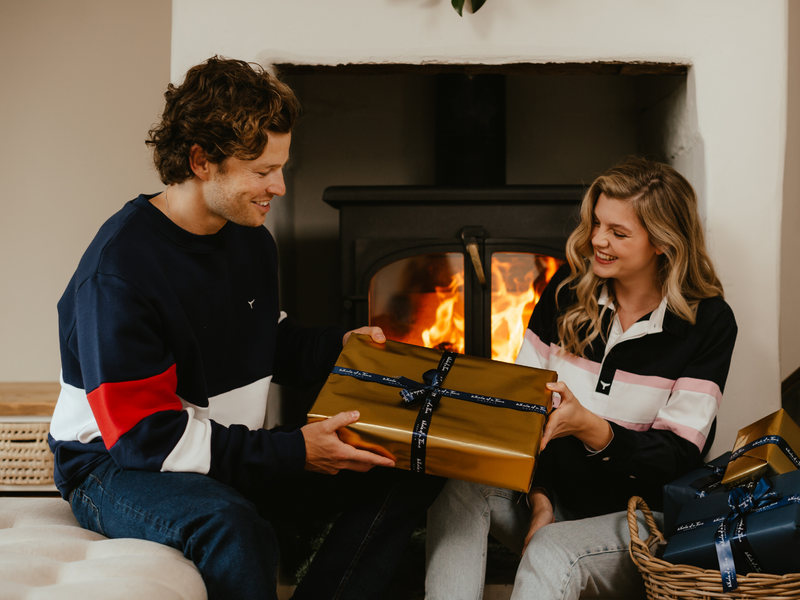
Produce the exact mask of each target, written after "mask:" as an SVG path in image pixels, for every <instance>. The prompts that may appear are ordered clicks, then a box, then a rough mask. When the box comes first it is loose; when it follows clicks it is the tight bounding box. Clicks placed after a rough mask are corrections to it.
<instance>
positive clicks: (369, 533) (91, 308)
mask: <svg viewBox="0 0 800 600" xmlns="http://www.w3.org/2000/svg"><path fill="white" fill-rule="evenodd" d="M165 98H166V106H165V109H164V112H163V114H162V118H161V122H160V124H159V125H158V126H157V127H155V128H154V129H153V130H151V131H150V139H149V140H148V141H147V143H148V144H149V145H151V146H152V147H153V152H154V162H155V165H156V168H157V169H158V171H159V174H160V176H161V180H162V181H163V183H164V184H166V186H167V188H166V190H165V191H164V192H162V193H160V194H156V195H151V196H147V195H141V196H139V197H138V198H136V199H135V200H133V201H131V202H129V203H128V204H126V205H125V206H124V208H123V209H122V210H121V211H119V212H118V213H117V214H116V215H114V216H113V217H111V219H109V220H108V221H107V222H106V223H105V224H104V225H103V227H102V228H101V229H100V231H99V232H98V234H97V236H96V237H95V239H94V240H93V241H92V243H91V245H90V246H89V248H88V250H87V251H86V253H85V254H84V256H83V258H82V259H81V262H80V265H79V266H78V269H77V271H76V273H75V275H74V276H73V278H72V280H71V281H70V283H69V286H68V287H67V290H66V291H65V293H64V295H63V297H62V298H61V301H60V302H59V305H58V309H59V332H60V342H61V357H62V392H61V395H60V397H59V400H58V404H57V406H56V410H55V414H54V415H53V422H52V426H51V436H50V447H51V449H52V450H53V453H54V455H55V465H56V466H55V480H56V484H57V485H58V488H59V490H60V491H61V494H62V496H63V497H64V498H65V499H67V500H68V501H69V502H70V504H71V506H72V510H73V512H74V514H75V516H76V517H77V519H78V521H79V522H80V523H81V524H82V525H83V526H84V527H86V528H88V529H92V530H94V531H97V532H99V533H102V534H104V535H107V536H109V537H137V538H142V539H148V540H153V541H156V542H160V543H163V544H167V545H169V546H172V547H175V548H177V549H179V550H180V551H181V552H183V553H184V555H185V556H186V557H187V558H189V559H190V560H192V561H193V562H194V563H195V565H197V567H198V569H199V570H200V573H201V574H202V576H203V579H204V581H205V583H206V588H207V590H208V595H209V598H212V599H213V598H237V599H243V598H251V597H252V598H264V597H266V598H275V597H276V590H275V588H276V573H277V564H278V555H279V552H278V546H277V541H276V532H275V530H276V529H280V528H284V529H285V528H286V526H287V524H291V522H292V519H299V518H304V517H305V518H309V517H315V516H317V515H318V514H319V513H320V511H324V512H325V514H331V515H334V514H336V513H339V512H341V513H342V514H341V515H340V516H339V517H338V519H337V521H336V525H335V526H334V528H333V529H332V531H331V532H330V534H329V535H328V538H327V540H326V542H325V544H324V545H323V547H322V548H321V549H320V550H319V552H318V554H317V557H316V558H315V560H314V562H313V564H312V566H311V568H310V570H309V572H308V574H307V576H306V577H305V578H304V580H303V582H302V583H301V585H300V586H299V587H298V589H297V593H296V597H297V598H314V599H321V598H330V597H337V598H377V597H380V596H381V595H382V593H383V591H384V590H385V586H386V585H388V583H389V580H390V579H391V574H392V572H393V570H394V566H395V565H396V563H397V559H398V557H399V555H400V553H401V552H402V551H403V548H404V546H405V544H406V542H407V540H408V538H409V536H410V534H411V532H412V531H413V528H414V526H415V525H416V524H417V522H418V521H419V519H420V518H421V517H422V515H424V513H425V511H426V509H427V506H428V505H429V504H430V503H431V502H432V501H433V499H434V498H435V496H436V495H437V494H438V492H439V490H440V488H441V485H442V483H443V481H441V480H439V479H437V478H432V477H424V476H423V477H419V476H417V477H414V475H413V474H411V473H408V472H404V471H399V470H395V469H386V468H379V469H375V470H374V471H370V469H372V468H373V467H376V466H377V467H392V466H394V463H393V461H391V460H390V459H388V458H385V457H381V456H378V455H376V454H373V453H370V452H365V451H363V450H357V449H355V448H353V447H351V446H349V445H347V444H344V443H342V442H341V441H340V440H339V438H338V436H337V434H336V431H337V430H338V429H340V428H341V427H344V426H345V425H348V424H350V423H353V422H355V421H356V420H357V419H358V413H356V412H349V413H341V414H339V415H336V416H335V417H333V418H331V419H329V420H327V421H324V422H319V423H314V424H310V425H306V426H304V427H302V428H300V429H297V430H295V431H289V432H276V431H273V432H271V431H266V430H264V429H262V428H261V427H262V424H263V422H264V416H265V413H266V397H267V391H268V388H269V385H270V382H271V380H272V379H273V377H274V379H275V381H276V382H280V383H287V384H293V385H298V386H303V385H306V386H307V385H309V384H312V383H313V382H315V381H321V380H322V379H324V377H325V376H326V375H327V373H328V372H329V371H330V369H331V367H332V366H333V363H334V362H335V360H336V357H337V356H338V353H339V352H340V351H341V348H342V345H343V343H344V342H346V341H347V338H348V337H349V335H350V333H352V332H348V333H344V332H343V331H341V330H339V329H337V328H335V327H323V328H313V329H309V328H303V327H300V326H299V325H297V324H295V323H293V322H292V321H291V320H290V319H288V318H286V315H285V314H284V313H280V312H279V309H278V279H277V254H276V248H275V242H274V240H273V239H272V236H271V235H270V234H269V232H268V231H267V230H266V229H265V228H264V227H261V225H263V223H264V220H265V216H266V214H267V212H268V211H269V210H270V202H271V200H272V199H273V198H274V196H280V195H283V194H284V193H285V191H286V189H285V185H284V180H283V167H284V165H285V164H286V161H287V160H288V158H289V146H290V143H291V131H292V127H293V125H294V123H295V120H296V119H297V116H298V112H299V105H298V103H297V100H296V98H295V96H294V93H293V92H292V91H291V90H290V89H289V88H288V87H287V86H286V85H285V84H283V83H281V82H280V81H278V80H277V79H275V78H274V77H272V76H270V75H269V74H268V73H266V72H264V71H263V69H261V68H258V67H254V66H251V65H249V64H247V63H245V62H241V61H234V60H225V59H220V58H217V57H214V58H212V59H209V60H208V61H206V62H205V63H203V64H201V65H198V66H196V67H194V68H192V69H191V70H190V71H189V72H188V73H187V75H186V78H185V81H184V83H183V84H181V85H180V86H177V87H176V86H173V85H170V86H169V87H168V89H167V92H166V94H165ZM356 331H358V332H360V333H367V334H370V335H371V336H372V338H373V339H374V340H375V341H378V342H382V341H384V336H383V333H382V332H381V331H380V329H378V328H375V327H373V328H362V329H360V330H356ZM340 470H344V471H342V472H341V473H339V471H340ZM353 471H361V472H365V471H370V472H369V473H354V472H353ZM336 473H339V474H338V475H335V476H334V474H336ZM320 474H321V475H320Z"/></svg>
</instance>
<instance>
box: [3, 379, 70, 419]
mask: <svg viewBox="0 0 800 600" xmlns="http://www.w3.org/2000/svg"><path fill="white" fill-rule="evenodd" d="M60 390H61V385H60V384H59V383H58V382H57V381H56V382H44V383H0V416H6V417H9V416H41V417H49V416H52V414H53V409H54V408H55V406H56V400H58V394H59V392H60Z"/></svg>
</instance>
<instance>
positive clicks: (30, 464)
mask: <svg viewBox="0 0 800 600" xmlns="http://www.w3.org/2000/svg"><path fill="white" fill-rule="evenodd" d="M49 431H50V423H0V485H45V484H52V483H53V454H52V453H51V452H50V448H49V447H48V445H47V433H48V432H49Z"/></svg>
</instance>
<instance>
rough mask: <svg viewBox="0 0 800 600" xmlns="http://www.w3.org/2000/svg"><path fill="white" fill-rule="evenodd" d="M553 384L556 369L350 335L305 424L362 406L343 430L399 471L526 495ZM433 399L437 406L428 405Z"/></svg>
mask: <svg viewBox="0 0 800 600" xmlns="http://www.w3.org/2000/svg"><path fill="white" fill-rule="evenodd" d="M448 361H449V364H446V365H445V364H444V363H447V362H448ZM447 369H449V370H447ZM437 372H438V376H437V375H436V373H437ZM437 377H438V381H437ZM556 379H557V374H556V373H555V372H554V371H547V370H543V369H534V368H531V367H523V366H520V365H513V364H509V363H504V362H499V361H493V360H489V359H486V358H477V357H474V356H466V355H462V354H454V353H443V352H442V351H441V350H435V349H430V348H422V347H419V346H412V345H409V344H403V343H400V342H392V341H387V342H386V343H384V344H378V343H376V342H373V341H372V340H371V338H369V337H368V336H364V335H352V336H350V339H349V340H348V342H347V344H346V345H345V347H344V349H343V350H342V353H341V354H340V356H339V360H337V361H336V367H334V372H332V373H331V374H330V375H329V376H328V380H327V382H326V383H325V385H324V386H323V388H322V391H321V392H320V394H319V396H318V397H317V400H316V402H315V404H314V406H313V407H312V409H311V411H310V412H309V414H308V419H309V422H313V421H320V420H323V419H326V418H329V417H332V416H334V415H335V414H337V413H339V412H342V411H349V410H358V411H359V412H360V413H361V417H360V419H359V421H358V422H357V423H354V424H352V425H350V426H348V427H347V428H346V429H342V430H339V437H340V438H341V439H342V440H343V441H345V442H347V443H349V444H351V445H353V446H355V447H357V448H364V449H368V450H372V451H375V452H378V453H380V454H383V455H385V456H390V457H392V458H393V459H394V461H395V464H396V466H397V467H398V468H401V469H412V465H413V467H414V468H413V470H417V471H420V470H422V471H423V472H425V473H429V474H432V475H439V476H442V477H449V478H454V479H463V480H465V481H473V482H476V483H483V484H487V485H493V486H497V487H502V488H506V489H512V490H518V491H522V492H526V491H528V489H529V488H530V484H531V480H532V478H533V472H534V468H535V464H536V460H537V458H538V455H539V445H540V442H541V437H542V433H543V431H544V424H545V420H546V415H547V414H548V413H549V412H550V409H551V408H552V392H550V391H549V390H548V389H547V388H546V387H545V384H546V383H548V382H554V381H556ZM432 393H433V395H434V396H435V395H437V394H438V395H439V396H440V398H439V400H438V406H436V407H435V408H433V406H432V405H430V404H428V406H427V408H426V402H427V401H428V400H429V399H430V398H431V394H432ZM403 395H406V396H407V397H409V399H411V397H416V400H418V401H417V402H414V403H411V404H409V403H407V402H406V401H405V400H404V398H403ZM434 404H435V402H434ZM412 445H413V448H412ZM420 452H422V457H423V461H424V468H423V469H420V467H419V456H420Z"/></svg>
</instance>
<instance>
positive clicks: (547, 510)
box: [522, 488, 556, 554]
mask: <svg viewBox="0 0 800 600" xmlns="http://www.w3.org/2000/svg"><path fill="white" fill-rule="evenodd" d="M528 502H530V505H531V522H530V525H529V526H528V534H527V535H526V536H525V545H524V546H523V547H522V553H523V554H525V550H527V548H528V544H529V543H530V541H531V538H532V537H533V534H534V533H536V532H537V531H539V530H540V529H541V528H542V527H544V526H545V525H550V524H551V523H555V522H556V518H555V516H553V503H552V502H550V498H549V497H548V495H547V494H546V493H545V491H544V490H543V489H542V488H533V489H532V490H531V491H530V492H528Z"/></svg>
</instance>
